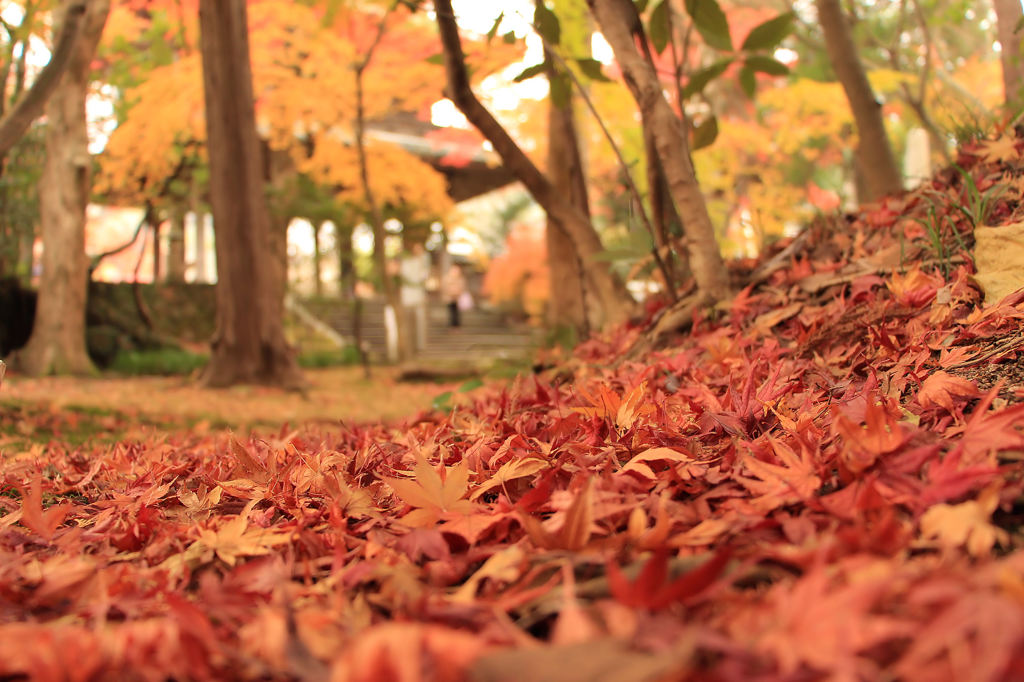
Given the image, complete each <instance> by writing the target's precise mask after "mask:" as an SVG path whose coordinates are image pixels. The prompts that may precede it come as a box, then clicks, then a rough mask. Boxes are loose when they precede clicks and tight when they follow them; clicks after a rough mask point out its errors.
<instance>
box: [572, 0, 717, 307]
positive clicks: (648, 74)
mask: <svg viewBox="0 0 1024 682" xmlns="http://www.w3.org/2000/svg"><path fill="white" fill-rule="evenodd" d="M587 4H588V5H590V8H591V10H592V11H593V12H594V17H595V18H596V19H597V23H598V26H599V27H600V29H601V33H602V34H603V35H604V37H605V39H606V40H607V41H608V43H609V44H610V45H611V47H612V50H613V51H614V52H615V59H616V61H617V62H618V64H619V68H621V69H622V75H623V77H624V78H625V80H626V85H627V86H628V87H629V89H630V92H631V93H632V94H633V97H634V98H635V99H636V102H637V105H638V106H639V107H640V113H641V116H642V117H643V121H644V126H645V127H648V126H649V127H650V128H651V129H652V131H653V134H654V142H655V146H656V147H657V153H658V156H660V157H661V163H662V166H663V168H664V170H665V176H666V179H667V180H668V185H669V189H670V191H671V192H672V198H673V200H674V202H675V204H676V207H677V208H678V210H679V217H680V219H681V220H682V222H683V229H684V230H685V233H686V242H687V253H688V256H689V261H690V269H691V270H692V272H693V276H694V279H695V280H696V282H697V287H698V288H699V289H700V291H701V293H702V294H704V295H705V296H708V297H710V298H711V299H713V300H722V299H724V298H726V297H727V296H728V295H729V278H728V274H727V272H726V269H725V264H724V263H723V261H722V256H721V254H720V253H719V250H718V243H717V241H716V240H715V230H714V226H713V225H712V224H711V216H710V215H709V214H708V209H707V204H706V203H705V202H704V195H703V194H702V193H701V190H700V185H698V183H697V174H696V172H695V170H694V168H693V161H692V160H691V159H690V143H689V140H688V138H687V135H686V131H685V130H684V129H683V123H682V121H680V120H679V117H677V116H676V114H675V112H673V111H672V107H671V105H669V103H668V100H666V99H665V93H664V89H663V88H662V86H661V82H660V81H659V80H658V75H657V73H655V71H654V69H653V68H652V67H651V65H650V64H649V63H648V62H647V61H646V60H645V59H644V58H643V56H642V55H641V54H640V52H639V50H637V47H636V43H635V41H634V40H633V33H632V30H631V28H630V27H631V26H633V25H634V23H635V21H636V9H635V8H634V7H633V3H632V2H630V1H629V0H587Z"/></svg>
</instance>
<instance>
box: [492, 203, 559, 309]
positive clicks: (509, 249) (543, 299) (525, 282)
mask: <svg viewBox="0 0 1024 682" xmlns="http://www.w3.org/2000/svg"><path fill="white" fill-rule="evenodd" d="M549 277H550V271H549V269H548V264H547V244H546V242H545V240H544V228H543V227H541V226H539V225H533V224H527V223H519V224H516V225H515V226H513V228H512V230H511V231H510V232H509V234H508V237H507V238H506V239H505V250H504V252H503V253H502V254H501V255H499V256H496V257H495V258H494V259H493V260H492V261H491V262H490V264H489V265H488V266H487V272H486V274H485V275H484V284H483V292H484V295H485V296H487V297H488V298H489V299H490V301H491V302H492V303H494V304H496V305H511V306H514V307H519V308H520V309H521V310H522V311H523V312H525V313H526V314H527V315H529V316H530V317H531V318H532V319H533V320H539V319H540V318H541V317H542V316H543V315H544V309H545V306H546V305H547V301H548V297H549V296H550V292H549V284H548V279H549Z"/></svg>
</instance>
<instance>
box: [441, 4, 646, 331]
mask: <svg viewBox="0 0 1024 682" xmlns="http://www.w3.org/2000/svg"><path fill="white" fill-rule="evenodd" d="M434 7H435V12H436V15H437V25H438V29H439V31H440V34H441V45H442V48H443V50H444V61H445V70H446V72H447V75H448V86H447V89H446V94H447V96H448V97H449V98H450V99H451V100H452V102H454V103H455V106H457V107H458V108H459V110H460V111H461V112H462V113H463V114H464V115H465V116H466V118H467V119H468V120H469V122H470V123H472V124H473V125H474V126H475V127H476V128H477V130H479V131H480V133H481V134H482V135H483V136H484V137H486V138H487V139H488V140H489V141H490V143H491V145H492V146H493V147H494V151H495V152H497V153H498V155H499V156H500V157H501V160H502V161H503V162H504V164H505V165H506V166H507V167H508V168H509V170H511V171H512V173H513V174H514V175H515V176H516V177H517V178H518V179H519V181H520V182H522V183H523V185H525V186H526V189H527V190H528V191H529V192H530V194H531V195H533V198H534V200H535V201H536V202H537V203H538V204H540V206H541V208H543V209H544V211H545V212H546V213H547V214H548V215H549V216H552V217H554V218H555V219H556V220H558V221H559V222H560V223H561V224H562V225H563V226H564V227H565V231H566V234H568V235H569V237H570V238H571V239H572V241H573V246H574V248H575V250H576V253H577V255H578V256H579V259H580V260H581V261H582V263H583V268H584V271H585V273H586V276H587V281H588V282H589V283H590V285H591V287H592V289H593V291H594V293H595V295H596V300H597V303H598V304H599V305H600V310H601V313H602V318H603V319H602V320H601V322H602V326H604V325H611V324H615V323H618V322H622V321H623V320H625V319H626V318H627V317H629V315H630V314H631V313H632V311H633V308H634V305H633V301H632V299H631V298H630V296H629V293H628V292H627V291H626V288H625V286H624V285H623V283H622V281H621V280H620V279H619V278H618V277H616V276H615V274H614V273H613V272H612V270H611V268H610V266H609V265H608V263H607V262H604V261H601V260H600V259H598V258H596V256H597V255H598V254H600V253H601V252H602V251H603V247H602V245H601V239H600V237H598V235H597V232H596V231H595V230H594V226H593V224H592V223H591V222H590V220H588V219H587V217H586V216H585V215H583V214H582V213H581V212H580V211H579V209H577V208H576V207H575V206H573V205H572V202H571V201H570V200H569V199H568V197H566V196H564V195H562V194H561V193H559V191H558V190H557V189H556V188H555V186H554V185H553V184H552V183H551V181H550V180H549V179H548V178H547V177H545V176H544V174H543V173H541V172H540V170H538V169H537V166H535V165H534V163H533V162H532V161H531V160H530V159H529V157H528V156H526V154H525V153H523V150H522V149H520V148H519V146H518V145H517V144H516V143H515V141H514V140H513V139H512V137H511V136H509V134H508V132H507V131H506V130H505V129H504V128H503V127H502V125H501V124H500V123H499V122H498V121H497V119H495V118H494V116H493V115H492V114H491V112H489V111H488V110H487V109H486V107H484V106H483V104H481V103H480V100H478V99H477V97H476V95H475V94H473V90H472V89H471V88H470V85H469V75H468V74H467V72H466V60H465V55H464V53H463V51H462V42H461V39H460V38H459V29H458V24H456V22H455V13H454V12H453V10H452V3H451V0H437V2H435V3H434Z"/></svg>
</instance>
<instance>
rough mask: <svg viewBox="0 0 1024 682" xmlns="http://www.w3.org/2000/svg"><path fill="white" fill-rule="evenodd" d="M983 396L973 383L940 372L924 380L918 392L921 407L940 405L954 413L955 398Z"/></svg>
mask: <svg viewBox="0 0 1024 682" xmlns="http://www.w3.org/2000/svg"><path fill="white" fill-rule="evenodd" d="M979 395H981V392H980V391H979V390H978V387H977V386H975V385H974V382H973V381H968V380H967V379H964V378H961V377H956V376H953V375H952V374H947V373H946V372H942V371H938V372H935V373H934V374H932V375H931V376H930V377H928V378H927V379H925V380H924V382H923V383H922V384H921V390H919V391H918V392H917V403H918V404H919V405H920V406H921V407H931V406H933V405H938V406H939V407H942V408H944V409H945V410H946V411H947V412H952V411H953V397H954V396H956V397H965V398H975V397H977V396H979Z"/></svg>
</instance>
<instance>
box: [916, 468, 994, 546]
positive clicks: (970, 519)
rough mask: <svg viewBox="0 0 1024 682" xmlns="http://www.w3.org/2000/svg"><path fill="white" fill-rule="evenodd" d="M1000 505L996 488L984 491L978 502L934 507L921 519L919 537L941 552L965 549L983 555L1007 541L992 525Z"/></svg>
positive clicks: (991, 487) (972, 501) (992, 487)
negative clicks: (943, 550)
mask: <svg viewBox="0 0 1024 682" xmlns="http://www.w3.org/2000/svg"><path fill="white" fill-rule="evenodd" d="M998 504H999V489H998V487H994V486H990V487H989V488H986V489H985V491H984V492H982V493H981V495H979V496H978V499H977V500H969V501H967V502H961V503H960V504H937V505H935V506H933V507H931V508H929V509H928V511H926V512H925V513H924V514H923V515H922V516H921V534H922V535H923V536H924V538H925V539H926V540H935V541H937V542H938V543H939V545H940V546H941V547H943V548H944V549H959V548H960V547H964V546H966V547H967V552H968V553H969V554H970V555H971V556H976V557H977V556H985V555H987V554H988V553H989V552H991V551H992V547H993V545H995V544H996V543H997V542H998V543H999V544H1001V545H1003V544H1006V543H1007V542H1009V540H1010V536H1009V534H1007V532H1006V531H1005V530H1003V529H1002V528H999V527H998V526H995V525H993V524H992V523H991V521H990V519H991V517H992V512H994V511H995V510H996V507H997V506H998Z"/></svg>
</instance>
